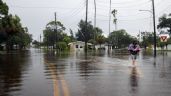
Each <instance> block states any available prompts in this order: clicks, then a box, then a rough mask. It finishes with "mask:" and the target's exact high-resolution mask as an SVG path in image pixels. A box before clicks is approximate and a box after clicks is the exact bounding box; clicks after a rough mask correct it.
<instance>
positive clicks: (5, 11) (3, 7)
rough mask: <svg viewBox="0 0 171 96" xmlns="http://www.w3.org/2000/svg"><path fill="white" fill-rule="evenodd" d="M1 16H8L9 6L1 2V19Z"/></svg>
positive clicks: (0, 0)
mask: <svg viewBox="0 0 171 96" xmlns="http://www.w3.org/2000/svg"><path fill="white" fill-rule="evenodd" d="M1 15H8V6H7V5H6V3H3V2H2V0H0V17H1Z"/></svg>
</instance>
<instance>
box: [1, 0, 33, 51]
mask: <svg viewBox="0 0 171 96" xmlns="http://www.w3.org/2000/svg"><path fill="white" fill-rule="evenodd" d="M8 14H9V13H8V6H7V5H6V4H5V3H3V2H2V0H0V44H1V43H2V42H4V43H6V45H7V49H8V50H11V49H13V46H14V45H16V46H19V47H20V49H23V48H24V47H26V46H27V45H29V44H30V43H31V41H32V36H31V35H30V34H28V33H27V32H28V29H27V28H26V27H25V28H24V27H23V26H22V24H21V22H20V18H19V17H18V16H17V15H15V16H13V15H11V14H9V15H8Z"/></svg>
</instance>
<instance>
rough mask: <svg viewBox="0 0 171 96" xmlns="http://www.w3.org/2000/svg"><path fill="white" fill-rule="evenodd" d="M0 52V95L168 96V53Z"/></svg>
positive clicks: (170, 71)
mask: <svg viewBox="0 0 171 96" xmlns="http://www.w3.org/2000/svg"><path fill="white" fill-rule="evenodd" d="M55 53H56V52H54V51H52V50H51V51H48V52H44V51H43V50H40V49H30V50H28V51H23V52H10V53H1V54H0V96H170V94H171V91H170V90H171V59H170V58H171V52H158V55H157V58H156V59H154V58H153V56H152V53H150V52H141V53H140V54H139V56H138V58H137V61H136V66H135V67H133V66H132V61H131V59H130V56H129V55H128V54H120V53H119V52H115V53H114V52H112V53H111V52H110V53H108V52H106V51H100V52H99V51H98V52H95V53H94V52H88V53H87V54H84V53H83V52H75V53H74V52H73V53H60V54H55Z"/></svg>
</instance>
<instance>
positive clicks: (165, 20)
mask: <svg viewBox="0 0 171 96" xmlns="http://www.w3.org/2000/svg"><path fill="white" fill-rule="evenodd" d="M169 16H170V15H168V16H167V15H166V14H164V15H163V16H162V17H160V18H159V24H158V26H157V28H158V29H162V28H168V32H170V34H171V18H170V17H169Z"/></svg>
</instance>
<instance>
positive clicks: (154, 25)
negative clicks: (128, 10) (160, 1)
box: [139, 0, 156, 57]
mask: <svg viewBox="0 0 171 96" xmlns="http://www.w3.org/2000/svg"><path fill="white" fill-rule="evenodd" d="M152 6H153V11H151V10H139V11H147V12H150V13H151V14H153V27H154V57H156V24H155V9H154V0H152Z"/></svg>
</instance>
